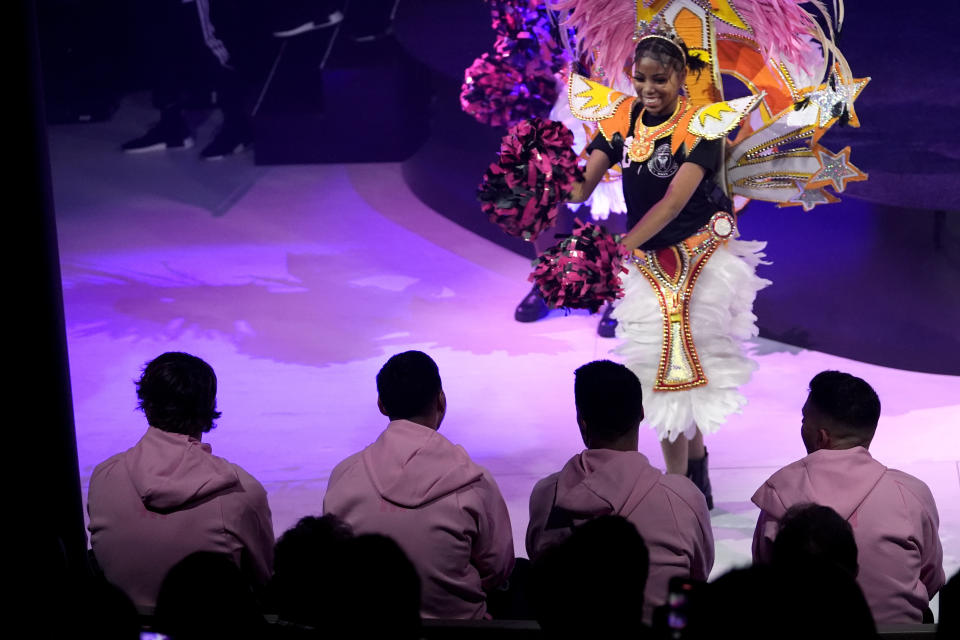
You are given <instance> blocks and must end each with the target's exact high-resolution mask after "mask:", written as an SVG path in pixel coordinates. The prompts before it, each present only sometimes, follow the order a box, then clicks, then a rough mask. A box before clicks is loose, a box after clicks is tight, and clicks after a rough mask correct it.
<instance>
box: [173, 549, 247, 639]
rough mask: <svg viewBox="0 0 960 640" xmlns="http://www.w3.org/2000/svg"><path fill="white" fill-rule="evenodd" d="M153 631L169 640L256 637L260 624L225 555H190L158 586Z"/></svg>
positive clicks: (240, 579) (241, 581) (238, 574)
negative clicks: (155, 626)
mask: <svg viewBox="0 0 960 640" xmlns="http://www.w3.org/2000/svg"><path fill="white" fill-rule="evenodd" d="M156 621H157V627H158V629H159V630H160V631H162V632H163V633H166V634H167V635H169V636H171V637H172V638H173V640H194V639H196V640H201V639H221V638H222V639H223V640H227V639H233V638H249V639H251V640H252V639H253V638H260V637H262V636H263V632H264V628H263V627H264V619H263V615H262V614H261V612H260V607H259V605H258V604H257V601H256V598H255V597H254V595H253V591H252V590H251V587H250V584H249V583H248V581H247V580H246V579H245V578H244V576H243V574H242V573H241V571H240V568H239V567H238V566H237V564H236V563H235V562H234V561H233V558H231V557H230V556H228V555H225V554H221V553H213V552H211V551H198V552H196V553H192V554H190V555H189V556H187V557H186V558H184V559H183V560H181V561H180V562H178V563H177V564H175V565H174V566H173V568H172V569H170V571H169V572H168V573H167V576H166V577H165V578H164V579H163V584H162V585H161V586H160V593H159V595H158V596H157V608H156Z"/></svg>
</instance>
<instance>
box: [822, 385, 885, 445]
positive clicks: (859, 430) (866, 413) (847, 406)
mask: <svg viewBox="0 0 960 640" xmlns="http://www.w3.org/2000/svg"><path fill="white" fill-rule="evenodd" d="M809 401H810V403H811V404H812V405H813V406H814V407H816V409H817V410H818V411H819V412H820V413H822V414H823V415H825V416H827V417H828V418H830V419H831V420H833V421H834V423H836V425H837V426H839V427H841V428H843V429H844V430H845V431H847V432H848V433H845V434H841V435H854V434H855V435H860V436H871V437H872V436H873V433H874V431H876V429H877V421H879V420H880V398H879V397H877V392H876V391H874V390H873V388H872V387H871V386H870V385H869V384H867V383H866V382H865V381H864V380H862V379H860V378H857V377H856V376H852V375H850V374H849V373H841V372H840V371H822V372H820V373H818V374H817V375H815V376H814V377H813V380H811V381H810V397H809Z"/></svg>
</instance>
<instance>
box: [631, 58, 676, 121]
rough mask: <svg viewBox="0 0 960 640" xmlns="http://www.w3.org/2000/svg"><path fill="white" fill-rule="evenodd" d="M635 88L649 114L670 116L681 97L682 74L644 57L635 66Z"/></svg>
mask: <svg viewBox="0 0 960 640" xmlns="http://www.w3.org/2000/svg"><path fill="white" fill-rule="evenodd" d="M633 88H634V90H635V91H636V92H637V97H638V98H640V102H641V104H643V107H644V108H645V109H646V110H647V113H649V114H652V115H655V116H662V115H670V114H671V113H673V110H674V109H675V108H676V106H677V100H678V99H679V97H680V74H679V73H677V71H676V70H675V69H674V68H673V67H667V66H664V65H663V64H661V63H660V62H658V61H657V60H655V59H653V58H650V57H647V56H643V57H641V58H639V59H638V60H637V61H636V62H635V63H634V65H633Z"/></svg>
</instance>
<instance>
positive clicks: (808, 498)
mask: <svg viewBox="0 0 960 640" xmlns="http://www.w3.org/2000/svg"><path fill="white" fill-rule="evenodd" d="M886 471H887V468H886V467H885V466H883V465H882V464H880V463H879V462H877V461H876V460H874V459H873V456H871V455H870V452H869V451H867V450H866V449H864V448H863V447H854V448H852V449H820V450H819V451H814V452H813V453H811V454H810V455H808V456H807V457H806V458H803V459H801V460H798V461H796V462H794V463H793V464H791V465H788V466H786V467H784V468H783V469H781V470H780V471H778V472H776V473H775V474H773V475H772V476H771V477H770V479H769V480H767V481H766V482H765V483H764V484H763V486H762V487H760V488H759V489H757V492H756V493H755V494H753V503H754V504H755V505H757V506H758V507H760V508H761V509H763V510H764V511H766V512H767V513H769V514H770V515H771V516H773V517H774V518H776V519H780V518H782V517H783V514H784V513H786V507H785V506H784V505H794V504H798V503H802V502H813V503H816V504H821V505H824V506H827V507H830V508H831V509H833V510H834V511H836V512H837V513H839V514H840V517H842V518H843V519H844V520H847V519H849V518H850V516H852V515H853V513H854V512H855V511H856V510H857V507H859V506H860V504H862V503H863V501H864V499H865V498H866V497H867V496H868V495H870V493H871V492H872V491H873V489H874V487H876V486H877V483H878V482H880V479H881V478H882V477H883V474H884V473H886Z"/></svg>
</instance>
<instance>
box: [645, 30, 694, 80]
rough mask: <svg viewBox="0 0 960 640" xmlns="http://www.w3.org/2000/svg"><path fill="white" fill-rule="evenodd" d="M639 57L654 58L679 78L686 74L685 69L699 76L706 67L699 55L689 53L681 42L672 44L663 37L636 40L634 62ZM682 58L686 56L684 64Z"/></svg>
mask: <svg viewBox="0 0 960 640" xmlns="http://www.w3.org/2000/svg"><path fill="white" fill-rule="evenodd" d="M681 50H682V53H681ZM640 58H650V59H652V60H656V61H657V62H659V63H660V64H662V65H663V66H664V67H666V68H667V69H672V70H673V71H676V72H677V73H679V74H680V77H681V79H683V78H684V77H685V76H686V72H687V69H689V70H690V71H696V72H697V77H699V76H700V72H701V71H703V70H704V69H706V68H707V63H706V62H705V61H703V60H702V59H700V57H699V56H697V55H694V54H691V53H690V50H689V49H687V45H685V44H684V43H683V42H680V43H677V44H676V45H674V44H671V42H668V41H667V40H665V39H663V38H644V39H643V40H641V41H640V42H638V43H637V48H636V49H635V50H634V53H633V62H634V64H636V62H637V61H638V60H640ZM684 58H686V64H684Z"/></svg>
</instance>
